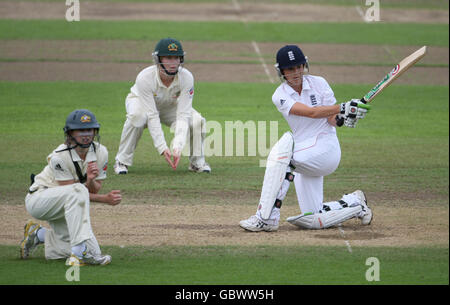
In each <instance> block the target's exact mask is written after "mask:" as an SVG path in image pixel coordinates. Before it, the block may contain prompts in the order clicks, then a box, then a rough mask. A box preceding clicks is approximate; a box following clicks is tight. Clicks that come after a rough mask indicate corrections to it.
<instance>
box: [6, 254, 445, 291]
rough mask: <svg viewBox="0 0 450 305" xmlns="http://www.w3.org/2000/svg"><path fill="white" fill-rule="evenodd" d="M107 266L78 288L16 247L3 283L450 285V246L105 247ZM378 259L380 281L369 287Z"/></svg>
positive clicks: (59, 267) (60, 264)
mask: <svg viewBox="0 0 450 305" xmlns="http://www.w3.org/2000/svg"><path fill="white" fill-rule="evenodd" d="M102 251H103V252H104V253H109V254H111V255H112V257H113V262H112V263H111V265H109V266H107V267H94V266H86V267H82V268H81V270H80V281H79V282H68V281H66V278H65V274H66V271H67V269H68V267H67V266H65V265H64V261H61V260H56V261H46V260H45V258H44V256H43V249H42V246H41V247H40V248H39V249H38V250H37V251H36V253H35V255H34V257H33V258H32V259H30V260H27V261H23V260H20V259H19V258H18V253H17V252H18V248H17V246H0V270H2V272H1V275H0V284H2V285H4V284H145V285H317V284H321V285H342V284H344V285H350V284H356V285H360V284H362V285H364V284H370V285H376V284H381V285H390V284H401V285H410V284H414V285H417V284H420V285H428V284H447V285H448V257H449V256H448V255H449V253H448V248H439V247H435V248H434V247H431V248H397V247H370V248H364V247H354V248H353V251H352V253H349V252H348V251H347V249H346V247H344V246H342V247H299V246H287V247H276V246H275V247H274V246H257V247H245V246H241V247H236V246H208V247H188V246H186V247H183V246H171V247H137V246H134V247H124V248H119V247H102ZM370 257H376V258H377V259H378V261H379V266H380V269H379V270H380V273H379V275H380V277H379V281H370V282H369V281H367V280H366V272H367V270H368V269H369V268H370V267H372V266H373V265H369V264H367V265H366V261H367V259H368V258H370Z"/></svg>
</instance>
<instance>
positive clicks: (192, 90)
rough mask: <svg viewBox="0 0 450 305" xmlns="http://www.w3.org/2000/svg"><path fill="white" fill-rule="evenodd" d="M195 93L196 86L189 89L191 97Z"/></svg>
mask: <svg viewBox="0 0 450 305" xmlns="http://www.w3.org/2000/svg"><path fill="white" fill-rule="evenodd" d="M193 95H194V87H192V88H191V89H189V97H192V96H193Z"/></svg>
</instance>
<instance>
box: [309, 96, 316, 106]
mask: <svg viewBox="0 0 450 305" xmlns="http://www.w3.org/2000/svg"><path fill="white" fill-rule="evenodd" d="M309 98H310V99H311V105H313V106H316V105H317V99H316V96H315V95H314V94H312V95H310V96H309Z"/></svg>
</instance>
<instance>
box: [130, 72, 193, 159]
mask: <svg viewBox="0 0 450 305" xmlns="http://www.w3.org/2000/svg"><path fill="white" fill-rule="evenodd" d="M131 93H133V94H134V95H136V96H138V97H139V100H140V101H141V103H142V104H143V105H144V107H145V109H146V110H147V115H148V129H149V131H150V134H151V136H152V138H153V143H154V145H155V147H156V149H157V150H158V152H159V153H162V152H163V151H164V149H165V148H167V144H166V141H165V139H164V133H163V131H162V127H161V121H160V118H159V113H160V112H162V111H167V110H169V109H176V113H177V119H176V128H175V135H174V139H173V148H174V149H175V148H177V149H179V150H180V151H181V150H182V149H183V147H184V145H185V144H186V138H187V132H188V126H189V125H188V124H189V119H190V118H191V115H192V99H193V96H194V77H193V76H192V73H191V72H189V70H187V69H186V68H180V69H179V70H178V73H177V74H176V76H175V78H174V80H173V82H172V84H170V86H169V87H166V86H165V85H164V84H163V83H162V81H161V79H160V77H159V72H158V67H157V66H156V65H153V66H150V67H147V68H145V69H144V70H142V71H141V72H140V73H139V74H138V76H137V77H136V82H135V84H134V85H133V87H131Z"/></svg>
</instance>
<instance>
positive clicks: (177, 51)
mask: <svg viewBox="0 0 450 305" xmlns="http://www.w3.org/2000/svg"><path fill="white" fill-rule="evenodd" d="M185 54H186V52H184V51H183V46H182V45H181V43H180V42H179V41H178V40H177V39H174V38H170V37H168V38H163V39H161V40H160V41H159V42H158V43H157V44H156V46H155V51H154V52H153V53H152V56H153V61H154V62H155V63H156V64H158V65H161V67H162V68H163V69H164V72H166V73H167V74H168V75H175V74H177V72H178V71H176V72H175V73H169V72H167V70H166V68H165V67H164V65H162V64H161V59H160V58H161V56H178V57H180V64H181V65H182V64H183V62H184V55H185Z"/></svg>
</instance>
